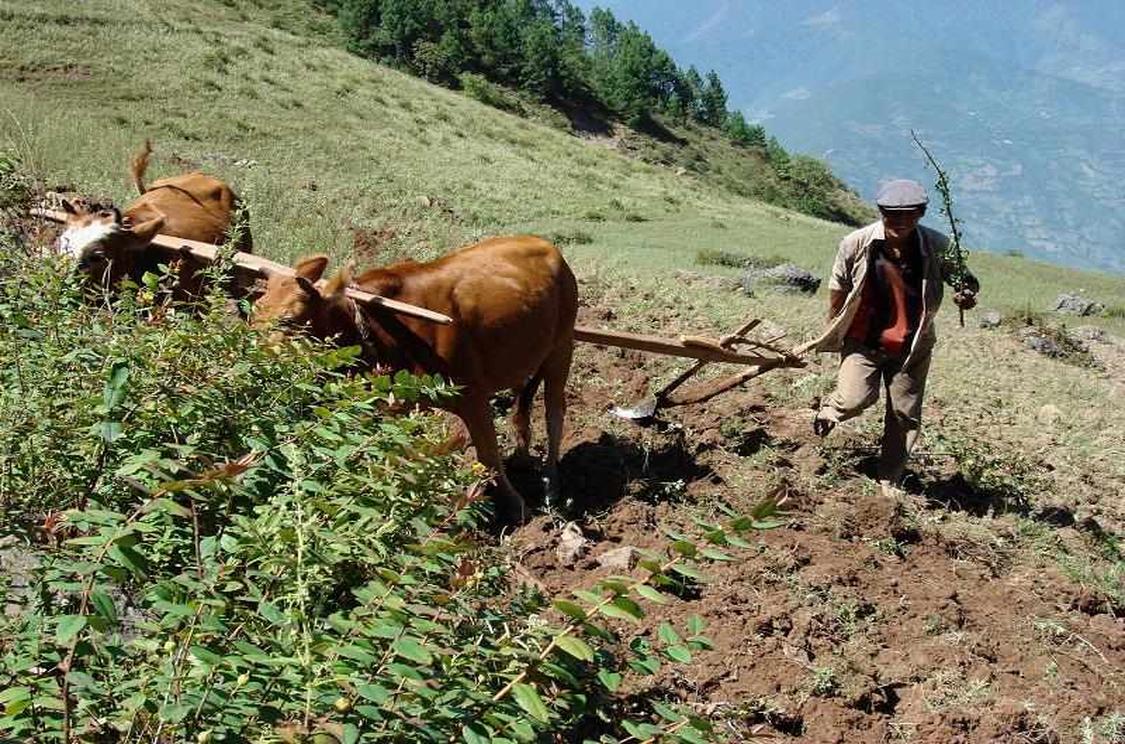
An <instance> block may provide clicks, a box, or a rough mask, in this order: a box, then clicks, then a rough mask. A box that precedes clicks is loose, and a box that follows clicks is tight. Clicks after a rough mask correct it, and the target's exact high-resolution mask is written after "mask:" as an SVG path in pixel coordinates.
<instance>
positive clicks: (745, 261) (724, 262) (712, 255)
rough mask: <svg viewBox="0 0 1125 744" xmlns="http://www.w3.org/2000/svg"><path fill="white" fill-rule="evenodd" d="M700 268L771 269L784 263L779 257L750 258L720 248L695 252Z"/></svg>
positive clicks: (743, 254) (745, 254)
mask: <svg viewBox="0 0 1125 744" xmlns="http://www.w3.org/2000/svg"><path fill="white" fill-rule="evenodd" d="M695 262H696V263H697V264H699V265H700V266H728V267H730V268H732V269H772V268H773V267H774V266H780V265H781V264H783V263H785V259H784V258H781V257H780V256H752V255H750V254H748V253H738V252H736V251H727V250H723V249H721V248H700V249H699V250H697V251H696V252H695Z"/></svg>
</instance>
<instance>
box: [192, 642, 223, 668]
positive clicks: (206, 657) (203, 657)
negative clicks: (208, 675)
mask: <svg viewBox="0 0 1125 744" xmlns="http://www.w3.org/2000/svg"><path fill="white" fill-rule="evenodd" d="M188 653H190V654H191V655H192V656H194V657H195V658H197V659H199V660H200V661H202V662H203V663H204V664H207V665H208V666H218V665H219V663H221V662H222V660H223V657H222V656H220V655H219V654H217V653H215V652H214V651H212V650H211V649H209V648H206V647H204V646H192V647H191V648H189V649H188Z"/></svg>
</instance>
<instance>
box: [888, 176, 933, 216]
mask: <svg viewBox="0 0 1125 744" xmlns="http://www.w3.org/2000/svg"><path fill="white" fill-rule="evenodd" d="M929 201H930V199H929V197H928V196H926V190H925V189H924V188H922V184H920V183H918V182H917V181H911V180H908V179H905V178H899V179H896V180H894V181H887V182H886V183H885V184H883V185H882V186H881V187H880V188H879V193H878V194H877V195H876V196H875V204H876V205H877V206H878V207H879V209H917V208H918V207H924V206H926V204H927V203H929Z"/></svg>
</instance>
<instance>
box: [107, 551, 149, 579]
mask: <svg viewBox="0 0 1125 744" xmlns="http://www.w3.org/2000/svg"><path fill="white" fill-rule="evenodd" d="M106 554H107V555H108V556H109V557H110V558H112V559H113V560H115V561H117V562H118V563H120V564H121V565H122V566H124V567H125V568H127V569H129V570H130V571H132V572H133V573H135V574H137V575H138V576H144V575H145V573H146V572H147V570H148V562H147V561H146V560H145V559H144V556H142V555H141V554H140V553H138V552H137V551H135V550H133V549H132V548H131V547H129V546H128V545H121V544H117V545H114V546H112V547H111V548H110V549H109V550H108V551H106Z"/></svg>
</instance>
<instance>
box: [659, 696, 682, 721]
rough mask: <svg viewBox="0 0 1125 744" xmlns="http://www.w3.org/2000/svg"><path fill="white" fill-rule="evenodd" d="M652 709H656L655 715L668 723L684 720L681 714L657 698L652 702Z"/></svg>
mask: <svg viewBox="0 0 1125 744" xmlns="http://www.w3.org/2000/svg"><path fill="white" fill-rule="evenodd" d="M652 709H653V710H655V711H656V713H657V715H659V716H660V717H661V718H663V719H664V720H665V721H668V722H670V723H679V722H680V721H682V720H684V717H683V715H681V714H680V713H679V712H677V711H676V710H675V709H673V708H671V707H669V706H667V705H665V704H664V703H662V702H660V701H658V700H654V701H653V702H652Z"/></svg>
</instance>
